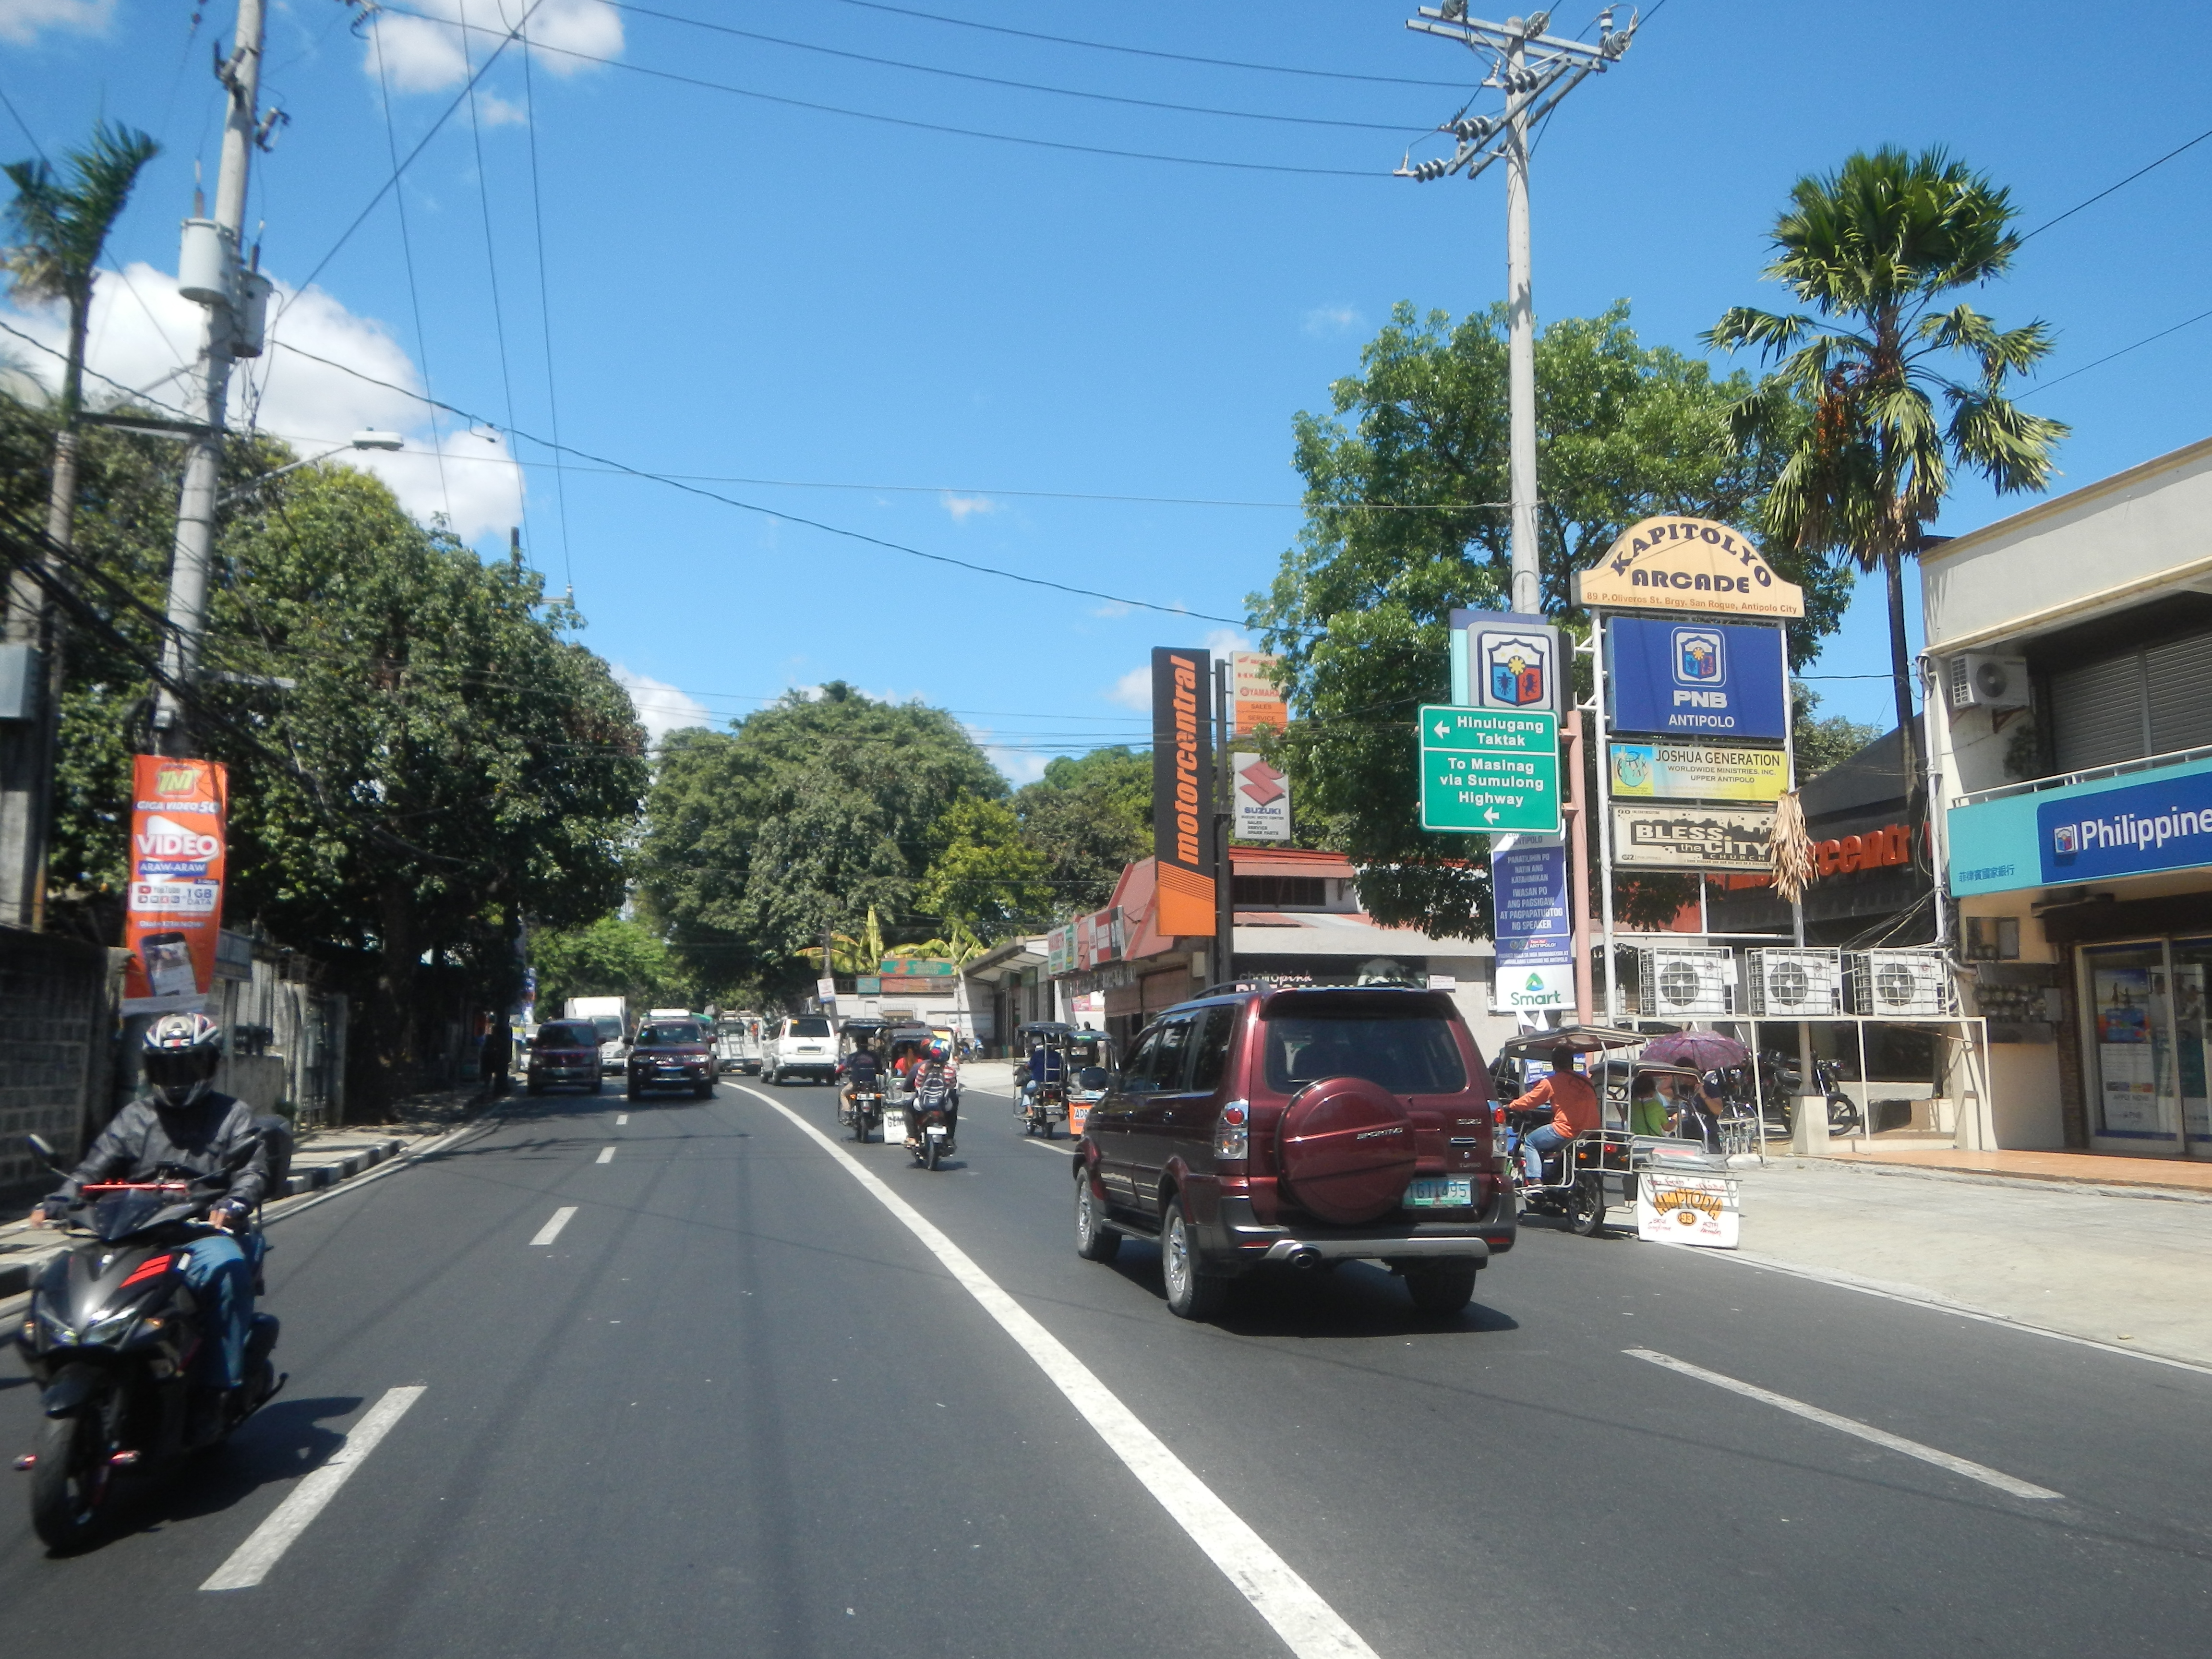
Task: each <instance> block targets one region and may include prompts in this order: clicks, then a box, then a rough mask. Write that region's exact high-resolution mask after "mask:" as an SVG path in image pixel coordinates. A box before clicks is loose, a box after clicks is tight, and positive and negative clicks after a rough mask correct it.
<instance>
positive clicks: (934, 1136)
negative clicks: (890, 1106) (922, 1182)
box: [907, 1077, 952, 1170]
mask: <svg viewBox="0 0 2212 1659" xmlns="http://www.w3.org/2000/svg"><path fill="white" fill-rule="evenodd" d="M950 1106H951V1100H950V1098H949V1097H948V1095H947V1093H946V1091H945V1079H943V1078H942V1077H930V1078H924V1079H922V1081H921V1085H919V1086H918V1087H917V1088H916V1089H915V1091H914V1093H913V1094H911V1095H909V1096H908V1097H907V1116H908V1121H909V1122H911V1123H912V1124H913V1126H914V1139H913V1140H912V1141H911V1142H909V1143H908V1151H910V1152H913V1154H914V1161H915V1163H917V1164H921V1166H922V1167H923V1168H924V1169H927V1170H933V1169H935V1168H936V1167H937V1164H938V1160H939V1159H940V1158H943V1157H944V1156H945V1154H946V1153H947V1152H951V1150H952V1115H951V1111H950V1109H949V1108H950Z"/></svg>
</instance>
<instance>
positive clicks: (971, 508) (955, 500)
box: [938, 494, 999, 524]
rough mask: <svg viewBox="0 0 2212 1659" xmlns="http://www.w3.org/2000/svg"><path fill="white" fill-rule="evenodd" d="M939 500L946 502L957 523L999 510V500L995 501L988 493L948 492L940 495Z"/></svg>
mask: <svg viewBox="0 0 2212 1659" xmlns="http://www.w3.org/2000/svg"><path fill="white" fill-rule="evenodd" d="M938 500H939V501H941V502H942V503H943V504H944V507H945V511H946V512H947V513H951V515H952V522H953V523H955V524H965V523H966V522H967V521H968V520H969V519H970V518H980V517H983V516H986V515H987V514H989V513H996V512H997V511H998V510H999V504H998V502H996V501H993V500H992V499H991V498H990V497H989V496H988V495H951V494H947V495H940V496H939V497H938Z"/></svg>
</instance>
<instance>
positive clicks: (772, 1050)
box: [761, 1014, 837, 1083]
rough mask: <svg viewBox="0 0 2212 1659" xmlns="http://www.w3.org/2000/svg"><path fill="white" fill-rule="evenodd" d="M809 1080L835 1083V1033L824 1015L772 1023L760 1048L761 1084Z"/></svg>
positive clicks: (796, 1017) (808, 1015)
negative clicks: (790, 1079)
mask: <svg viewBox="0 0 2212 1659" xmlns="http://www.w3.org/2000/svg"><path fill="white" fill-rule="evenodd" d="M801 1077H805V1078H812V1079H814V1080H815V1081H816V1082H817V1083H834V1082H836V1080H837V1033H836V1029H835V1028H834V1027H833V1026H831V1024H829V1016H828V1015H827V1014H793V1015H790V1016H789V1017H787V1018H783V1019H780V1020H778V1021H777V1022H776V1023H775V1030H773V1031H771V1032H770V1033H769V1037H768V1041H767V1042H764V1043H763V1044H762V1045H761V1081H762V1082H763V1083H775V1082H779V1081H781V1080H782V1079H786V1078H801Z"/></svg>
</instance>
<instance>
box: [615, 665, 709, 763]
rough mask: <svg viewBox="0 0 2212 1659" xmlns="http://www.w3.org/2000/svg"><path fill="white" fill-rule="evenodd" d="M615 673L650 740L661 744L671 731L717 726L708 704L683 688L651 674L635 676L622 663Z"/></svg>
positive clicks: (616, 667) (617, 681) (616, 681)
mask: <svg viewBox="0 0 2212 1659" xmlns="http://www.w3.org/2000/svg"><path fill="white" fill-rule="evenodd" d="M613 673H614V677H615V683H616V684H618V685H620V686H621V687H622V689H623V690H625V691H627V692H629V700H630V704H631V706H632V707H633V708H635V709H636V710H637V718H638V721H639V723H640V724H641V725H642V726H644V727H645V735H646V737H647V738H648V739H649V740H650V741H652V742H653V743H659V741H660V740H661V739H662V738H665V737H666V736H667V735H668V734H669V733H670V732H677V731H681V730H682V729H683V728H684V727H685V726H713V725H714V716H713V715H711V714H708V712H707V710H706V707H705V705H703V704H702V703H701V702H700V701H699V700H698V699H697V698H696V697H695V696H692V695H691V694H690V692H688V691H686V690H684V689H683V688H682V687H680V686H675V685H671V684H669V683H668V682H667V681H666V680H656V679H654V678H653V677H652V676H650V675H648V674H633V673H631V672H630V671H629V669H627V668H625V667H623V665H621V664H620V663H616V664H614V665H613Z"/></svg>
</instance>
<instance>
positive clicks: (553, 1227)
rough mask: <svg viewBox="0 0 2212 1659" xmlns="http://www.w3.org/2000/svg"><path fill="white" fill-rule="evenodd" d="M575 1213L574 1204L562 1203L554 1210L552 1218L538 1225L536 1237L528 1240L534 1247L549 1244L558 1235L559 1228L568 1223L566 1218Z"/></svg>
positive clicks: (559, 1232) (559, 1233)
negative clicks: (540, 1225) (542, 1224)
mask: <svg viewBox="0 0 2212 1659" xmlns="http://www.w3.org/2000/svg"><path fill="white" fill-rule="evenodd" d="M575 1213H576V1206H574V1205H573V1204H563V1205H562V1206H561V1207H560V1208H559V1209H557V1210H556V1211H554V1212H553V1218H552V1219H551V1220H550V1221H549V1222H547V1223H546V1224H545V1225H544V1226H542V1227H540V1228H539V1229H538V1237H535V1238H533V1239H532V1240H531V1241H530V1243H531V1244H532V1247H533V1248H534V1247H535V1246H537V1245H539V1244H550V1243H552V1242H553V1241H554V1240H555V1239H556V1238H558V1237H561V1229H562V1228H563V1227H565V1226H567V1225H568V1218H569V1217H570V1216H572V1215H574V1214H575Z"/></svg>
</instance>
